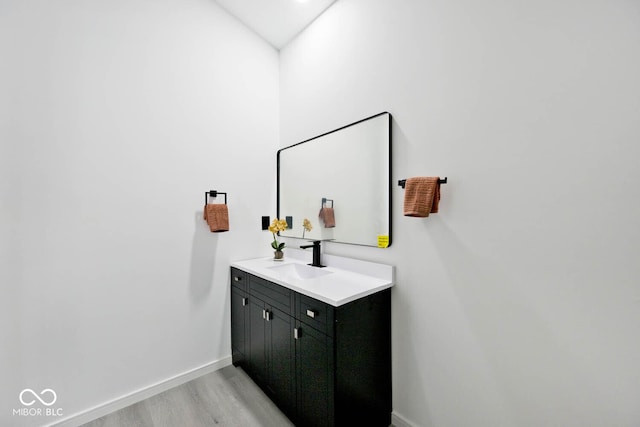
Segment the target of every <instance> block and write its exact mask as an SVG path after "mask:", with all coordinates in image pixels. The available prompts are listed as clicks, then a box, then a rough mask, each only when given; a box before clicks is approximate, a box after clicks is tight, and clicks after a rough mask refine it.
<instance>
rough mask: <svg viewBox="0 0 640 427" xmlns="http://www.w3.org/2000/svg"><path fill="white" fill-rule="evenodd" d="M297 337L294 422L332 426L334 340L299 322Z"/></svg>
mask: <svg viewBox="0 0 640 427" xmlns="http://www.w3.org/2000/svg"><path fill="white" fill-rule="evenodd" d="M296 337H297V339H296V382H297V384H296V392H297V410H298V411H297V414H296V415H297V418H296V422H297V424H299V425H304V426H332V425H334V394H333V389H334V379H333V376H334V375H333V374H334V366H333V340H332V339H331V338H330V337H329V336H327V335H325V334H323V333H322V332H319V331H316V330H315V329H313V328H311V327H308V326H306V325H304V324H301V323H299V322H298V325H297V328H296Z"/></svg>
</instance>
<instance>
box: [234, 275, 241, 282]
mask: <svg viewBox="0 0 640 427" xmlns="http://www.w3.org/2000/svg"><path fill="white" fill-rule="evenodd" d="M233 280H234V281H235V282H239V281H241V280H242V277H238V276H234V277H233Z"/></svg>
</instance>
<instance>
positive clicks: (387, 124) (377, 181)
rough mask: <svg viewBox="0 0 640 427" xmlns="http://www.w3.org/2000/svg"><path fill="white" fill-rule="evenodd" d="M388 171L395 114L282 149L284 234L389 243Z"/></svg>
mask: <svg viewBox="0 0 640 427" xmlns="http://www.w3.org/2000/svg"><path fill="white" fill-rule="evenodd" d="M390 172H391V115H390V114H389V113H386V112H385V113H380V114H377V115H375V116H372V117H368V118H366V119H363V120H360V121H358V122H355V123H352V124H350V125H347V126H344V127H341V128H339V129H336V130H333V131H331V132H328V133H325V134H322V135H320V136H317V137H315V138H311V139H308V140H306V141H302V142H300V143H297V144H294V145H292V146H289V147H286V148H283V149H281V150H279V151H278V194H277V197H278V218H281V219H287V222H288V223H289V228H288V229H287V230H285V231H283V232H280V234H281V235H282V236H286V237H297V238H304V239H308V240H331V241H335V242H340V243H351V244H356V245H366V246H377V247H387V246H388V245H389V244H390V243H391V240H390V238H391V191H390V182H391V175H390ZM305 219H307V220H308V221H309V222H310V223H311V226H312V229H311V230H310V231H307V230H305V228H304V226H303V223H304V220H305Z"/></svg>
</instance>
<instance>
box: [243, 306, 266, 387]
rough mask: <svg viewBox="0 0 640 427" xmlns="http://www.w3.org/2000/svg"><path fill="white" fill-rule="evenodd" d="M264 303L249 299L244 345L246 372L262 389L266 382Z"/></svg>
mask: <svg viewBox="0 0 640 427" xmlns="http://www.w3.org/2000/svg"><path fill="white" fill-rule="evenodd" d="M265 312H266V307H265V304H264V302H262V301H260V300H259V299H257V298H254V297H252V296H250V297H249V340H248V341H247V342H246V344H245V350H246V353H247V363H246V370H247V371H248V372H249V374H250V375H251V377H252V378H253V380H254V381H255V382H256V383H257V384H258V385H260V386H261V387H264V386H265V384H266V380H267V353H266V352H267V346H266V335H265V323H266V322H265V316H264V315H265Z"/></svg>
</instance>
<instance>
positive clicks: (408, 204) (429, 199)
mask: <svg viewBox="0 0 640 427" xmlns="http://www.w3.org/2000/svg"><path fill="white" fill-rule="evenodd" d="M439 202H440V178H439V177H437V176H428V177H416V178H409V179H407V182H406V184H405V188H404V216H415V217H422V218H424V217H427V216H429V214H430V213H436V212H438V203H439Z"/></svg>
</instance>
